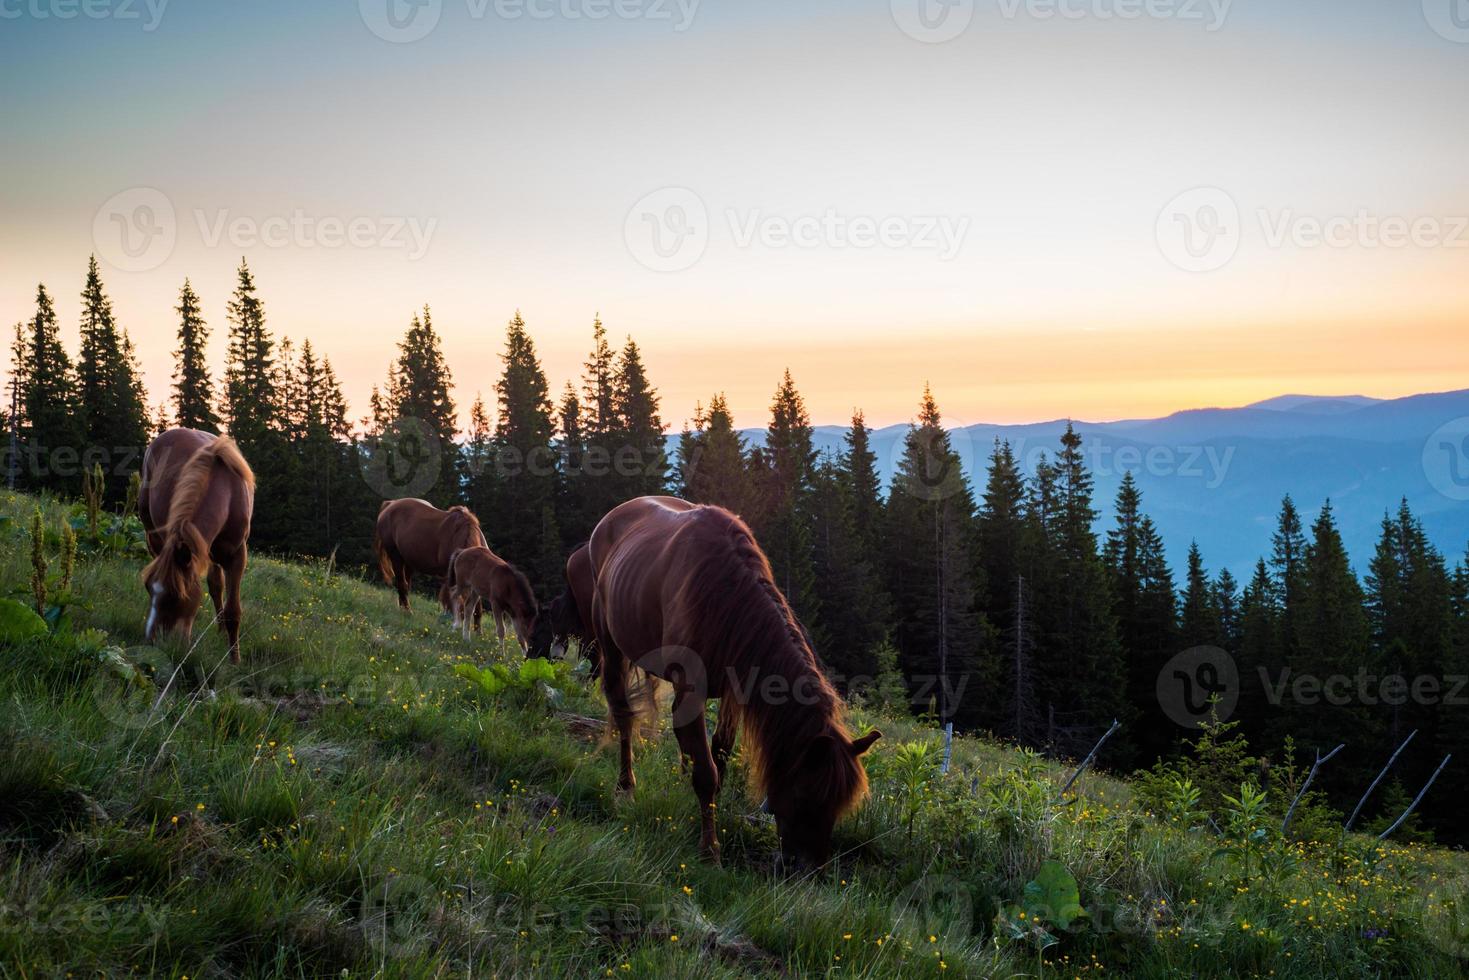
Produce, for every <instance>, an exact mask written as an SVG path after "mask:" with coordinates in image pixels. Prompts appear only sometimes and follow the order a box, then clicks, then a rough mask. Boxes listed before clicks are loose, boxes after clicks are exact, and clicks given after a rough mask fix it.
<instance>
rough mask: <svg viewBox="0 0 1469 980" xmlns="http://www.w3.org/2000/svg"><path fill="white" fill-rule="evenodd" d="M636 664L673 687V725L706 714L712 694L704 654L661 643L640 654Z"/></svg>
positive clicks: (697, 718) (685, 722) (686, 722)
mask: <svg viewBox="0 0 1469 980" xmlns="http://www.w3.org/2000/svg"><path fill="white" fill-rule="evenodd" d="M636 666H637V667H639V668H641V669H642V670H644V671H647V672H648V673H649V674H651V675H652V676H654V677H660V678H662V679H663V680H665V681H667V682H668V684H669V686H671V687H672V688H673V726H674V727H675V728H677V727H679V726H680V725H687V724H689V723H690V722H694V721H697V720H699V719H700V718H702V717H704V703H705V701H707V700H708V698H709V673H708V671H707V670H706V669H705V666H704V658H703V657H701V656H699V654H698V653H697V652H696V651H694V650H691V649H689V648H688V647H681V646H666V647H659V648H658V649H656V650H652V651H649V652H648V653H645V654H644V655H643V656H641V657H639V658H638V660H637V663H636Z"/></svg>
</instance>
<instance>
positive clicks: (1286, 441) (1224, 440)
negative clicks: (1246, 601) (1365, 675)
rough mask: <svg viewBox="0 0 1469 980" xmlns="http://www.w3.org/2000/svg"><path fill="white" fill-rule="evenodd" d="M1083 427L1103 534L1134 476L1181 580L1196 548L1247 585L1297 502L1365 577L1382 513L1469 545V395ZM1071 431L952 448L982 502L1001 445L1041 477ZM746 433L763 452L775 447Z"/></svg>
mask: <svg viewBox="0 0 1469 980" xmlns="http://www.w3.org/2000/svg"><path fill="white" fill-rule="evenodd" d="M1074 425H1075V426H1076V430H1077V432H1079V433H1080V434H1081V436H1082V438H1083V440H1084V442H1083V450H1084V451H1085V452H1086V453H1087V458H1088V463H1089V464H1090V465H1091V468H1092V473H1093V475H1094V477H1095V479H1096V504H1097V507H1098V509H1099V510H1100V511H1101V517H1100V519H1099V522H1098V525H1097V530H1098V532H1099V533H1105V531H1106V530H1107V529H1108V528H1109V527H1111V524H1112V517H1113V513H1112V503H1113V498H1114V497H1115V495H1116V492H1117V486H1118V483H1119V482H1120V481H1121V479H1122V474H1123V472H1125V471H1128V470H1131V471H1132V472H1133V474H1134V477H1135V478H1136V479H1137V481H1138V484H1139V486H1140V487H1141V489H1142V492H1143V506H1144V509H1145V511H1146V512H1147V513H1148V514H1150V515H1151V516H1152V518H1153V520H1154V521H1155V522H1156V523H1157V525H1158V528H1159V530H1160V532H1161V533H1162V535H1163V538H1164V541H1165V542H1166V544H1167V546H1168V553H1169V559H1170V561H1171V562H1172V564H1173V566H1174V568H1175V569H1178V568H1180V567H1181V566H1182V564H1183V560H1184V556H1185V555H1186V553H1187V551H1188V546H1189V542H1190V541H1191V540H1197V541H1198V543H1199V547H1200V548H1201V549H1203V553H1204V559H1205V561H1206V562H1207V563H1208V565H1209V568H1210V570H1211V571H1212V572H1215V573H1217V572H1218V571H1219V569H1220V568H1229V569H1230V571H1232V572H1233V573H1234V574H1235V575H1236V576H1237V577H1243V576H1246V575H1247V574H1248V573H1249V571H1250V570H1251V568H1252V567H1253V566H1254V563H1255V561H1256V560H1257V559H1258V558H1260V557H1263V556H1265V555H1267V554H1268V552H1269V550H1270V535H1271V532H1272V530H1273V529H1274V525H1275V517H1276V514H1277V513H1278V512H1279V509H1280V501H1281V498H1282V497H1283V496H1284V495H1285V494H1287V493H1289V494H1290V495H1291V496H1292V497H1293V498H1294V499H1295V501H1296V504H1297V505H1298V506H1299V507H1300V508H1301V510H1302V512H1303V514H1305V515H1307V517H1308V518H1314V516H1315V514H1316V512H1317V511H1318V509H1319V508H1320V506H1321V504H1322V502H1323V501H1324V500H1326V499H1327V498H1330V499H1331V502H1332V507H1333V509H1334V510H1335V511H1336V516H1337V521H1338V523H1339V524H1340V526H1341V530H1342V536H1343V537H1344V539H1345V540H1346V543H1347V547H1348V549H1349V551H1350V553H1351V556H1352V561H1353V564H1354V566H1355V567H1356V570H1357V573H1358V574H1359V575H1361V574H1364V573H1365V570H1366V566H1367V562H1368V560H1369V559H1370V558H1371V555H1372V550H1373V547H1374V546H1375V544H1376V542H1377V537H1378V534H1379V532H1380V528H1381V522H1382V517H1383V514H1384V513H1385V512H1387V511H1389V510H1393V509H1396V508H1397V506H1398V501H1399V500H1400V499H1401V498H1404V497H1406V498H1407V500H1408V503H1409V505H1410V506H1411V507H1412V509H1413V512H1414V513H1415V514H1416V515H1417V516H1418V517H1419V518H1420V519H1421V520H1422V521H1423V525H1424V528H1425V530H1426V531H1427V533H1428V535H1429V537H1430V539H1431V540H1432V541H1433V543H1434V545H1435V546H1437V547H1438V549H1439V550H1440V551H1442V552H1443V553H1444V554H1445V557H1447V558H1448V560H1449V561H1450V562H1451V563H1453V562H1456V561H1458V560H1460V559H1462V558H1463V556H1464V553H1465V549H1466V546H1469V389H1465V390H1460V391H1448V392H1438V393H1433V394H1422V395H1410V396H1407V397H1404V398H1393V399H1376V398H1368V397H1366V396H1363V395H1346V396H1340V397H1322V396H1311V395H1282V396H1280V397H1278V398H1271V399H1266V400H1265V401H1262V402H1256V403H1254V404H1252V405H1246V406H1243V407H1240V408H1202V409H1190V410H1187V411H1182V412H1175V413H1173V414H1172V415H1167V416H1164V417H1162V418H1156V419H1129V420H1124V421H1118V422H1081V421H1077V422H1074ZM1065 428H1066V420H1064V419H1056V420H1053V421H1049V422H1034V423H1028V424H1023V425H997V424H986V423H980V424H978V425H970V426H965V427H963V428H959V429H952V430H950V438H951V440H952V441H953V442H954V445H955V449H956V450H957V451H958V452H959V454H960V456H961V457H962V458H963V460H964V465H965V469H966V472H967V473H968V474H969V478H970V482H971V484H972V485H973V486H974V488H975V493H976V497H977V496H978V494H979V492H980V491H981V490H982V489H983V486H984V480H985V473H986V470H987V467H988V460H989V454H990V450H991V448H992V447H993V445H994V443H995V441H996V440H997V439H1001V440H1009V441H1010V443H1011V445H1012V446H1014V447H1015V451H1016V454H1017V455H1018V456H1019V457H1020V459H1021V461H1022V463H1023V465H1024V467H1025V469H1026V472H1027V473H1033V472H1034V470H1035V465H1036V463H1037V461H1038V460H1039V458H1040V454H1041V452H1045V453H1046V454H1048V455H1051V454H1054V452H1055V450H1056V448H1057V447H1058V446H1059V439H1060V436H1061V433H1062V432H1063V431H1065ZM906 432H907V426H906V425H889V426H884V427H883V428H880V429H877V430H875V431H874V433H873V438H872V443H873V450H874V451H875V452H876V453H877V456H878V465H879V467H880V469H881V473H882V479H883V485H884V486H885V487H886V486H888V485H889V484H890V483H891V480H892V474H893V471H894V469H895V468H896V466H897V461H898V459H899V457H900V456H901V453H902V445H903V436H904V434H905V433H906ZM845 433H846V429H845V427H843V426H836V425H822V426H817V427H816V431H815V441H816V448H817V450H818V451H820V452H826V453H836V452H840V451H841V449H842V448H843V445H844V443H843V436H844V435H845ZM742 434H743V435H744V437H745V439H746V441H747V443H748V444H751V445H759V444H761V443H763V440H764V435H765V433H764V430H763V429H744V430H742ZM1436 434H1437V435H1436Z"/></svg>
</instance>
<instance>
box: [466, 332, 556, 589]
mask: <svg viewBox="0 0 1469 980" xmlns="http://www.w3.org/2000/svg"><path fill="white" fill-rule="evenodd" d="M501 359H502V360H503V361H504V362H505V370H504V373H503V374H502V375H501V377H500V380H499V381H498V382H496V384H495V391H496V393H497V394H498V396H499V413H498V414H499V417H498V419H497V421H496V426H495V453H496V457H497V458H498V459H499V460H501V461H502V462H503V465H502V467H501V468H500V470H501V472H500V474H499V476H500V479H499V480H498V484H499V485H498V488H497V489H498V494H497V496H498V501H497V504H496V506H495V507H493V508H492V509H491V513H490V514H489V515H485V514H481V515H480V516H481V519H482V520H485V521H486V524H487V525H488V527H487V529H486V530H487V532H490V540H491V541H492V542H494V543H495V545H496V551H498V552H499V553H500V555H501V556H502V557H504V558H505V559H506V560H508V561H510V562H511V563H513V564H515V565H518V566H520V567H521V568H522V569H523V570H524V571H526V573H527V574H530V575H533V576H535V575H538V574H539V571H540V570H543V569H546V568H549V567H550V566H551V564H552V561H551V556H550V555H547V554H544V553H543V551H544V549H546V548H549V547H550V546H551V542H550V541H549V536H548V533H547V531H546V524H547V514H548V513H549V514H550V515H551V518H552V522H553V523H554V516H555V510H554V507H555V497H556V468H555V457H554V454H553V450H552V448H551V440H552V437H553V436H554V435H555V430H556V424H555V420H554V416H553V412H552V407H551V400H550V397H549V396H548V387H547V383H546V374H545V372H544V371H543V370H542V369H541V363H540V360H539V358H538V357H537V356H536V347H535V343H534V342H533V341H532V340H531V337H530V334H529V333H528V332H527V331H526V328H525V320H524V319H522V318H521V315H520V313H519V311H517V312H516V314H515V318H514V319H513V320H511V321H510V323H509V325H508V327H507V330H506V336H505V353H504V354H503V355H501ZM501 546H503V547H501ZM555 551H556V552H557V554H558V556H559V557H560V559H561V560H562V561H563V562H564V561H565V556H564V555H562V554H560V551H561V547H560V543H557V544H556V547H555ZM533 581H534V580H533ZM535 585H536V586H537V589H538V590H539V591H544V587H546V586H548V585H549V583H547V582H545V581H535Z"/></svg>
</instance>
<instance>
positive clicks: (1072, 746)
mask: <svg viewBox="0 0 1469 980" xmlns="http://www.w3.org/2000/svg"><path fill="white" fill-rule="evenodd" d="M1081 445H1082V440H1081V436H1080V435H1078V434H1077V432H1076V430H1075V429H1074V428H1073V427H1072V425H1071V424H1070V423H1067V425H1066V431H1065V432H1064V433H1063V434H1062V436H1061V451H1060V453H1058V454H1057V455H1056V461H1055V463H1054V474H1055V494H1056V513H1055V517H1054V525H1053V526H1054V531H1053V542H1052V545H1053V550H1054V553H1055V556H1056V561H1057V563H1058V568H1059V572H1060V581H1062V582H1064V583H1065V588H1064V589H1063V590H1062V592H1061V594H1060V595H1059V597H1058V604H1057V605H1056V607H1055V608H1054V609H1053V610H1051V612H1052V614H1053V615H1052V621H1051V630H1050V634H1051V641H1052V643H1053V644H1054V645H1053V646H1052V647H1051V649H1050V650H1048V651H1046V653H1047V655H1048V656H1047V663H1046V664H1045V666H1043V670H1044V671H1045V672H1046V674H1047V676H1048V677H1049V678H1050V679H1051V681H1052V683H1051V685H1050V690H1049V707H1053V708H1054V709H1055V715H1054V718H1055V723H1054V726H1053V728H1052V730H1051V732H1050V740H1051V741H1052V742H1053V743H1054V744H1055V745H1057V746H1058V747H1060V748H1063V749H1065V750H1066V751H1072V752H1076V751H1085V748H1084V747H1083V746H1087V747H1089V745H1090V743H1093V742H1095V740H1096V737H1097V735H1099V734H1100V732H1101V731H1103V730H1105V729H1106V727H1107V725H1108V724H1109V723H1110V722H1111V720H1112V719H1113V718H1121V717H1125V716H1126V715H1127V714H1128V711H1127V701H1126V695H1125V688H1126V678H1127V671H1126V668H1125V664H1124V661H1123V654H1122V648H1121V644H1120V643H1119V642H1118V639H1117V624H1116V619H1115V617H1114V616H1113V613H1112V600H1111V596H1110V594H1109V592H1108V588H1107V577H1106V570H1105V567H1104V566H1103V564H1102V561H1101V558H1100V556H1099V555H1098V554H1097V541H1096V535H1095V534H1094V532H1093V531H1092V523H1093V522H1094V521H1095V520H1096V517H1097V512H1096V509H1095V508H1094V507H1093V506H1092V476H1091V473H1090V472H1089V471H1088V469H1087V467H1086V461H1085V458H1084V457H1083V455H1082V452H1081ZM1068 677H1069V678H1072V679H1074V681H1073V682H1072V683H1070V684H1062V683H1060V681H1061V680H1062V679H1063V678H1068ZM1120 748H1121V746H1119V749H1120ZM1119 749H1114V750H1113V752H1114V753H1115V752H1117V751H1119Z"/></svg>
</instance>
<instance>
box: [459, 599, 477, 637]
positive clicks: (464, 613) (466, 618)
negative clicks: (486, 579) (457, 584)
mask: <svg viewBox="0 0 1469 980" xmlns="http://www.w3.org/2000/svg"><path fill="white" fill-rule="evenodd" d="M456 604H457V606H458V608H459V616H460V617H461V619H460V622H459V628H460V629H461V630H462V631H463V633H464V638H465V639H466V640H472V639H474V634H473V633H471V632H470V619H471V615H470V611H469V608H470V606H477V605H479V595H478V593H476V592H475V591H474V590H473V589H465V590H464V591H463V592H461V593H460V594H459V596H458V598H457V600H456Z"/></svg>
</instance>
